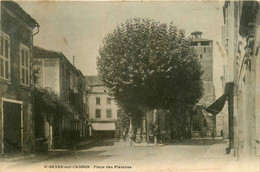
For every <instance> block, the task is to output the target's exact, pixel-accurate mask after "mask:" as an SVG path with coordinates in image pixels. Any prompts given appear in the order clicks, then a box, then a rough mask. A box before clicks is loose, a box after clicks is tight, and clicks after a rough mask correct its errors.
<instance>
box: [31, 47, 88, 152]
mask: <svg viewBox="0 0 260 172" xmlns="http://www.w3.org/2000/svg"><path fill="white" fill-rule="evenodd" d="M33 55H34V70H35V71H37V74H36V75H37V82H36V84H35V85H36V87H38V88H46V89H49V90H51V91H53V92H55V93H56V94H57V95H58V96H59V97H60V99H61V100H64V101H66V102H68V103H69V104H70V105H71V108H72V114H70V115H63V117H62V119H56V120H55V115H53V119H52V121H47V120H46V119H42V120H44V122H43V123H42V126H41V128H40V130H41V129H42V130H44V131H45V132H44V136H43V135H39V136H37V137H40V138H41V137H45V138H47V140H48V147H49V149H50V148H53V147H60V146H62V143H63V142H64V141H66V140H69V139H70V137H71V136H73V137H75V136H77V137H78V138H85V136H86V135H85V133H86V132H85V130H86V129H87V127H86V126H87V111H86V109H85V108H84V107H85V104H86V100H85V99H84V98H83V95H84V93H85V79H84V76H83V75H82V73H81V72H80V71H79V70H78V69H76V67H75V66H74V65H73V64H71V63H70V62H69V61H68V60H67V58H66V57H65V56H64V55H63V54H62V53H61V52H55V51H52V50H46V49H43V48H40V47H37V46H35V47H34V49H33ZM36 115H37V114H36Z"/></svg>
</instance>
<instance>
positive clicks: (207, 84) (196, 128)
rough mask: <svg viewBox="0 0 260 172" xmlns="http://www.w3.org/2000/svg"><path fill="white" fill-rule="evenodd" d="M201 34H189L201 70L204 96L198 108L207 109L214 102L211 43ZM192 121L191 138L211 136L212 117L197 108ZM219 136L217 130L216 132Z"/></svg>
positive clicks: (197, 32)
mask: <svg viewBox="0 0 260 172" xmlns="http://www.w3.org/2000/svg"><path fill="white" fill-rule="evenodd" d="M201 35H202V32H200V31H195V32H192V33H191V36H192V43H191V46H192V47H193V49H194V50H195V51H196V53H197V55H198V58H199V61H200V64H201V66H202V68H203V71H204V73H203V75H202V80H203V88H204V95H203V97H202V98H201V99H200V101H199V106H201V107H207V106H208V105H209V104H210V103H211V102H212V101H214V100H215V87H214V84H213V41H212V40H208V39H204V38H202V36H201ZM195 112H197V113H195V115H193V119H192V123H191V124H192V127H191V128H192V135H193V136H211V135H212V132H213V128H214V126H213V123H214V119H213V116H212V115H210V114H209V113H208V112H206V111H204V109H203V108H198V109H197V111H195ZM217 131H218V132H216V133H217V134H219V133H220V132H219V130H217Z"/></svg>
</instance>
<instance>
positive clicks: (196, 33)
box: [191, 31, 202, 35]
mask: <svg viewBox="0 0 260 172" xmlns="http://www.w3.org/2000/svg"><path fill="white" fill-rule="evenodd" d="M201 34H202V32H201V31H194V32H191V35H201Z"/></svg>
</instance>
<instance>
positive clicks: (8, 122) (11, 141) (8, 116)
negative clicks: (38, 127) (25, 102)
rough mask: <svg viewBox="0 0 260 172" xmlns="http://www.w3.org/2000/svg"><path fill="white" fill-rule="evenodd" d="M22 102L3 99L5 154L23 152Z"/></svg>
mask: <svg viewBox="0 0 260 172" xmlns="http://www.w3.org/2000/svg"><path fill="white" fill-rule="evenodd" d="M21 106H22V104H21V103H15V102H10V101H3V118H2V120H3V121H2V122H3V123H2V124H3V131H2V132H3V133H2V134H3V140H2V142H3V147H2V152H3V153H5V154H13V153H14V154H16V153H22V108H21Z"/></svg>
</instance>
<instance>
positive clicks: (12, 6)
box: [1, 1, 39, 27]
mask: <svg viewBox="0 0 260 172" xmlns="http://www.w3.org/2000/svg"><path fill="white" fill-rule="evenodd" d="M1 5H2V6H3V7H5V8H6V9H8V10H10V11H11V12H12V13H13V15H14V17H15V18H18V19H19V20H22V21H23V22H25V23H26V24H28V25H29V26H31V27H36V26H39V24H38V23H37V22H36V20H35V19H34V18H32V17H31V16H30V15H29V14H28V13H26V12H25V11H24V10H23V9H22V8H21V7H20V5H18V4H17V3H16V2H13V1H1Z"/></svg>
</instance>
